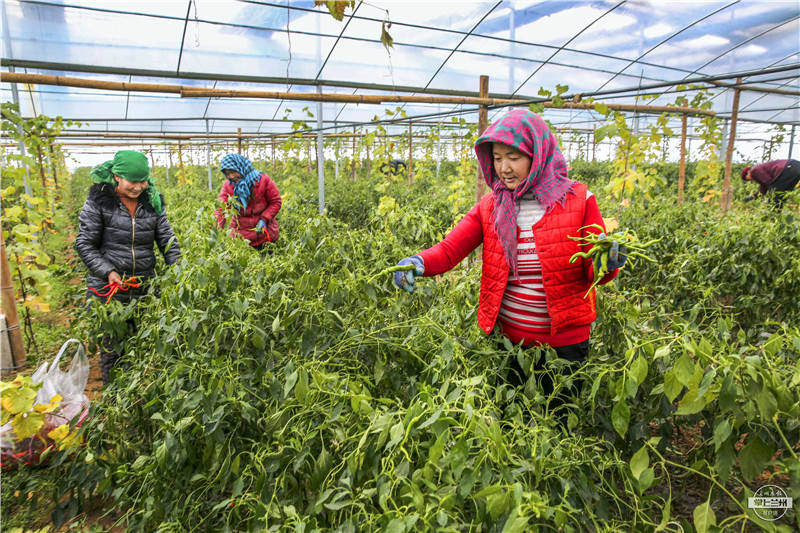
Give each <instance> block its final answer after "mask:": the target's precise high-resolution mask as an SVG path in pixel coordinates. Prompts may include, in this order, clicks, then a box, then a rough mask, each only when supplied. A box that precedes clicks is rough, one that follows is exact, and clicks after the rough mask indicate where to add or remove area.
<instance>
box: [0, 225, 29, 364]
mask: <svg viewBox="0 0 800 533" xmlns="http://www.w3.org/2000/svg"><path fill="white" fill-rule="evenodd" d="M0 270H2V274H0V285H1V286H2V293H3V295H2V302H3V314H4V315H5V316H6V330H7V331H8V340H9V343H10V345H11V360H12V363H13V365H14V367H15V368H19V367H22V366H25V362H26V360H27V357H26V355H25V343H24V342H23V341H22V330H21V329H20V325H19V316H18V315H17V299H16V296H15V294H14V285H13V284H12V283H11V269H10V267H9V264H8V254H7V253H6V240H5V238H4V237H3V230H2V227H0Z"/></svg>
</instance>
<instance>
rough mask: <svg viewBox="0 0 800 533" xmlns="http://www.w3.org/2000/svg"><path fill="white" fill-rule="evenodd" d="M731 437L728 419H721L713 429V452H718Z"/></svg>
mask: <svg viewBox="0 0 800 533" xmlns="http://www.w3.org/2000/svg"><path fill="white" fill-rule="evenodd" d="M730 436H731V424H730V422H728V419H727V418H726V419H723V420H722V422H720V423H718V424H717V425H716V426H715V427H714V451H717V450H719V447H720V446H722V444H723V443H725V442H727V441H728V437H730Z"/></svg>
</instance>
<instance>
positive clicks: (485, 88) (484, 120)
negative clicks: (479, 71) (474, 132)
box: [475, 76, 489, 204]
mask: <svg viewBox="0 0 800 533" xmlns="http://www.w3.org/2000/svg"><path fill="white" fill-rule="evenodd" d="M480 95H481V97H484V96H488V95H489V76H481V80H480ZM488 126H489V107H488V106H485V105H482V106H480V108H478V135H479V136H480V135H482V134H483V132H484V131H486V128H487V127H488ZM484 190H485V189H484V180H483V171H482V170H481V165H480V164H478V171H477V177H476V179H475V203H476V204H477V203H478V202H480V201H481V197H482V196H483V192H484Z"/></svg>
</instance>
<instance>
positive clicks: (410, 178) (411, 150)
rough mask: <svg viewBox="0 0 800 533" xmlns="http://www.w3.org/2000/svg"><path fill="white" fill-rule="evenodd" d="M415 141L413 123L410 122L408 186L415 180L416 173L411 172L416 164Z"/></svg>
mask: <svg viewBox="0 0 800 533" xmlns="http://www.w3.org/2000/svg"><path fill="white" fill-rule="evenodd" d="M413 143H414V139H413V138H412V137H411V121H410V120H409V121H408V184H409V185H411V182H412V181H413V180H414V172H413V171H412V170H411V169H412V166H413V164H414V145H413Z"/></svg>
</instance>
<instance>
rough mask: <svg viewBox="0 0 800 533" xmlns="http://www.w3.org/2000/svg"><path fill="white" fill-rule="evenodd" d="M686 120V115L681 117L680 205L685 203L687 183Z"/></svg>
mask: <svg viewBox="0 0 800 533" xmlns="http://www.w3.org/2000/svg"><path fill="white" fill-rule="evenodd" d="M686 120H687V117H686V115H685V114H683V115H681V164H680V168H679V169H678V205H680V204H682V203H683V188H684V185H685V183H686Z"/></svg>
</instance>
